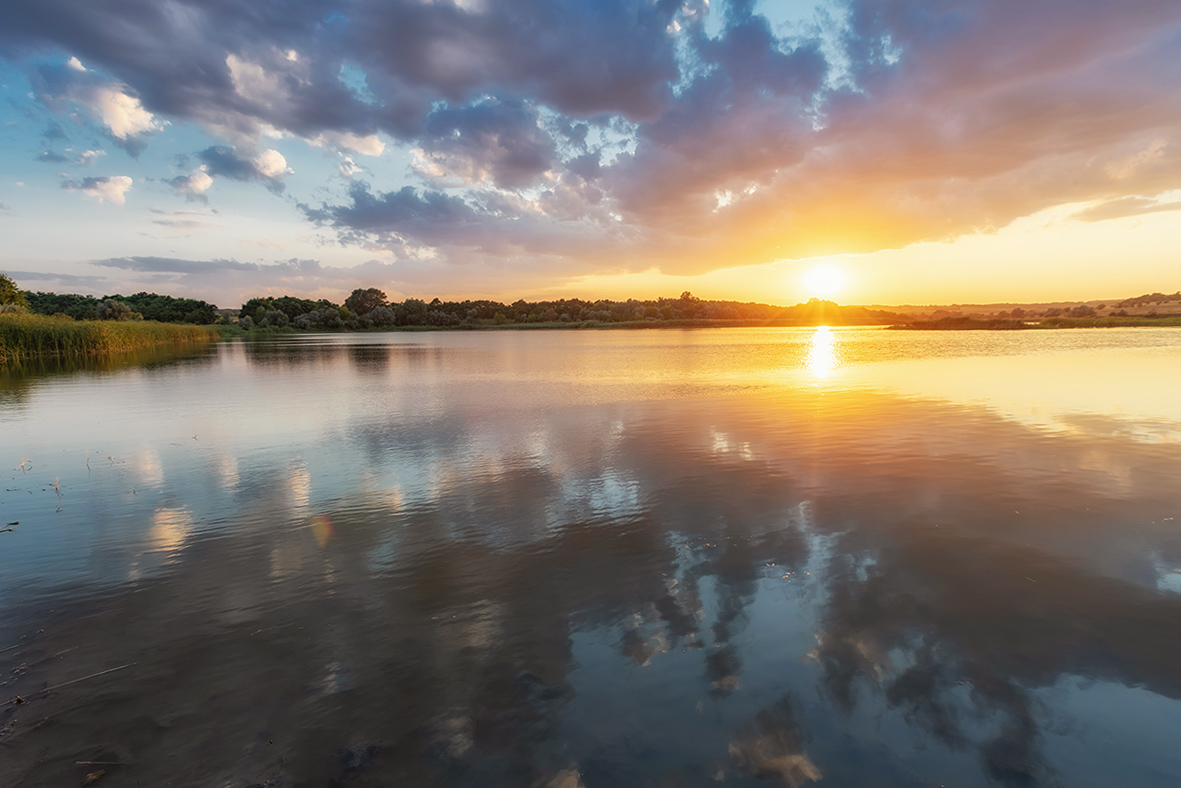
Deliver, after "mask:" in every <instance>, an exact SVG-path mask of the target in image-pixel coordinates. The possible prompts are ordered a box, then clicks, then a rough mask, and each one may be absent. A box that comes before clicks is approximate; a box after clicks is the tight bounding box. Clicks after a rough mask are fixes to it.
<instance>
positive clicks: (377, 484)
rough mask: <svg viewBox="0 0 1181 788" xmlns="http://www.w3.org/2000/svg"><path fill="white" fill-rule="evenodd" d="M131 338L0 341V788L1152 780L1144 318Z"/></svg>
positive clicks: (1162, 609) (1162, 556)
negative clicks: (46, 351) (125, 354)
mask: <svg viewBox="0 0 1181 788" xmlns="http://www.w3.org/2000/svg"><path fill="white" fill-rule="evenodd" d="M135 362H136V363H127V364H126V365H124V364H122V363H121V362H118V361H112V360H108V361H106V362H103V363H102V364H101V367H99V368H95V367H93V366H92V365H87V364H81V365H77V366H76V367H75V368H59V367H57V366H55V365H53V364H42V365H38V366H36V367H35V368H33V369H24V370H16V369H8V370H0V460H2V461H3V462H4V463H7V465H4V466H3V476H4V480H5V482H4V485H3V488H2V489H0V519H2V520H3V522H4V523H10V522H15V523H18V524H17V525H14V526H11V527H12V528H13V530H12V531H9V532H4V533H0V559H2V563H0V649H7V650H5V651H0V682H2V683H3V692H0V696H3V698H5V699H7V698H16V697H17V696H20V698H21V702H19V703H18V702H15V701H13V702H10V703H8V705H6V706H4V707H3V711H2V712H0V784H3V785H19V786H26V785H27V786H40V785H71V784H74V785H77V784H81V782H82V780H83V779H85V777H86V775H87V774H89V773H92V772H94V770H95V769H96V768H102V769H103V770H104V772H105V773H104V775H102V777H101V779H102V781H103V782H102V783H100V786H121V785H126V786H133V785H137V784H139V785H178V786H188V785H193V786H229V787H230V788H239V787H240V788H247V786H251V785H256V784H262V785H270V786H328V785H337V786H352V785H357V786H360V785H414V786H428V785H430V786H433V785H438V786H501V785H503V786H550V787H551V788H575V787H576V786H583V787H584V788H596V787H597V786H672V785H675V786H716V785H719V784H721V785H734V786H754V785H765V784H767V782H766V781H767V780H770V781H772V784H779V785H787V786H792V787H793V788H799V787H800V786H804V785H812V784H815V785H820V786H824V785H833V786H871V785H872V786H915V785H918V786H927V785H930V786H937V785H957V786H977V785H981V786H984V785H1002V786H1057V785H1062V786H1096V788H1098V787H1099V786H1104V787H1106V786H1115V785H1129V786H1133V785H1134V786H1162V787H1163V786H1175V785H1177V784H1181V753H1179V751H1178V748H1177V747H1176V742H1175V738H1176V731H1178V730H1181V658H1178V654H1181V530H1179V529H1181V525H1179V524H1178V523H1179V522H1181V484H1179V480H1181V397H1178V396H1177V394H1176V392H1178V391H1181V330H1169V329H1128V330H1123V329H1111V330H1093V331H1083V330H1079V331H1029V332H932V333H920V332H894V331H884V330H877V329H767V330H756V329H736V330H686V331H677V330H653V331H628V332H624V331H580V332H552V331H551V332H520V331H503V332H453V333H430V334H366V335H306V336H290V337H279V338H276V339H274V340H273V341H258V342H243V341H237V342H228V343H225V344H222V345H219V346H217V347H214V348H212V349H209V350H207V351H202V352H196V353H191V354H190V355H187V356H185V357H180V358H176V357H167V358H165V357H155V358H142V359H136V360H135ZM0 527H8V526H3V525H0ZM112 669H116V670H112ZM108 670H110V671H111V672H109V673H107V672H104V671H108ZM95 674H101V675H95ZM79 678H81V679H83V680H82V681H77V682H75V683H71V684H66V686H60V687H59V686H58V685H63V684H65V683H66V682H74V680H75V679H79ZM47 689H49V691H48V692H46V691H45V690H47ZM80 762H82V763H80ZM94 762H99V763H104V764H106V765H104V766H101V767H99V766H95V765H92V764H93V763H94Z"/></svg>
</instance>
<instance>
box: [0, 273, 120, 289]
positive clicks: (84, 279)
mask: <svg viewBox="0 0 1181 788" xmlns="http://www.w3.org/2000/svg"><path fill="white" fill-rule="evenodd" d="M6 273H7V274H8V275H9V276H10V277H12V278H13V280H15V281H17V282H25V281H29V282H53V283H56V284H57V285H59V286H62V287H86V288H97V289H102V287H103V286H104V285H105V284H106V281H107V280H106V279H105V278H103V277H101V276H80V275H78V274H62V273H55V272H53V271H7V272H6ZM25 289H26V290H31V289H34V288H30V287H25Z"/></svg>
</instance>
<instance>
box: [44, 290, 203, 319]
mask: <svg viewBox="0 0 1181 788" xmlns="http://www.w3.org/2000/svg"><path fill="white" fill-rule="evenodd" d="M22 295H23V296H24V303H25V306H26V307H27V308H28V310H29V311H30V312H33V313H34V314H39V315H66V316H68V317H72V318H74V319H75V320H155V321H157V322H160V323H193V324H196V325H208V324H210V323H216V322H217V320H218V310H217V307H216V306H215V305H214V304H211V303H209V302H208V301H199V300H197V299H193V298H174V297H173V296H167V295H159V294H158V293H135V294H134V295H129V296H125V295H119V294H116V295H107V296H103V297H102V298H96V297H94V296H91V295H78V294H76V293H60V294H59V293H41V292H29V291H22Z"/></svg>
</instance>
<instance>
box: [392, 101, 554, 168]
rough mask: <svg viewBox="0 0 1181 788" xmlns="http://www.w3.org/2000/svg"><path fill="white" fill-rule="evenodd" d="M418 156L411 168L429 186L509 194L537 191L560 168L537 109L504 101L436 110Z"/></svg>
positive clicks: (418, 150)
mask: <svg viewBox="0 0 1181 788" xmlns="http://www.w3.org/2000/svg"><path fill="white" fill-rule="evenodd" d="M416 153H417V154H418V157H419V158H418V162H417V163H416V164H414V165H412V166H414V168H415V170H416V171H417V172H418V173H419V174H420V175H422V176H423V177H425V178H427V179H429V180H435V181H442V182H453V183H458V184H461V185H475V184H482V183H492V184H494V185H496V186H499V187H502V188H506V189H519V188H522V187H526V186H530V185H533V184H534V183H536V182H537V180H538V178H539V177H540V176H541V175H542V174H543V173H544V172H546V171H547V170H549V169H550V168H551V167H553V166H554V165H555V164H556V163H557V150H556V148H555V145H554V141H553V139H552V138H550V136H549V135H548V134H547V133H546V132H545V131H544V130H543V129H542V128H541V119H540V116H539V115H538V112H537V109H536V108H535V107H532V106H530V105H528V104H526V103H524V102H522V101H502V100H500V99H485V100H484V101H481V102H479V103H477V104H473V105H471V106H467V107H458V108H450V107H445V108H440V109H437V110H435V111H434V112H432V113H431V114H430V115H429V116H427V118H426V127H425V133H424V135H423V137H422V145H421V147H420V148H418V149H417V151H416Z"/></svg>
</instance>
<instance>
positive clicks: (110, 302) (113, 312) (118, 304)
mask: <svg viewBox="0 0 1181 788" xmlns="http://www.w3.org/2000/svg"><path fill="white" fill-rule="evenodd" d="M133 314H135V313H134V312H133V311H132V310H131V307H129V306H128V305H127V304H125V303H123V302H122V301H116V300H115V299H113V298H108V299H106V300H105V301H100V302H99V304H98V319H99V320H130V319H131V316H132V315H133ZM141 319H142V318H141Z"/></svg>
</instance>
